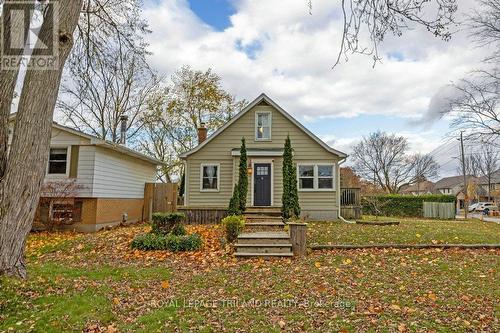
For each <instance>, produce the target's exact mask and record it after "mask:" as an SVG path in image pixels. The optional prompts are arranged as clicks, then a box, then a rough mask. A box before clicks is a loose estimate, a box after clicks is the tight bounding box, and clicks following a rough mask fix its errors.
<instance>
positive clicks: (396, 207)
mask: <svg viewBox="0 0 500 333" xmlns="http://www.w3.org/2000/svg"><path fill="white" fill-rule="evenodd" d="M370 198H375V199H377V200H378V201H379V202H380V204H379V206H381V207H379V209H380V211H381V212H382V215H384V216H401V217H423V215H424V210H423V206H424V204H423V203H424V202H455V201H456V197H455V196H453V195H434V194H430V195H421V196H413V195H401V194H385V195H375V196H371V197H370ZM387 201H389V202H387ZM361 204H362V205H363V214H368V215H376V214H375V212H374V211H373V206H372V205H370V204H369V203H368V202H367V201H366V200H365V199H364V198H362V200H361Z"/></svg>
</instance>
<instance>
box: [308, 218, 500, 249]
mask: <svg viewBox="0 0 500 333" xmlns="http://www.w3.org/2000/svg"><path fill="white" fill-rule="evenodd" d="M368 219H370V220H373V218H371V217H365V220H368ZM381 220H392V221H394V220H396V221H400V222H401V223H400V224H399V225H392V226H391V225H388V226H375V225H373V226H371V225H361V224H347V223H344V222H311V223H309V225H308V242H309V244H353V245H367V244H387V243H397V244H431V243H443V244H500V224H496V223H491V222H481V221H479V220H468V221H463V220H458V221H453V220H452V221H448V220H419V219H404V218H381Z"/></svg>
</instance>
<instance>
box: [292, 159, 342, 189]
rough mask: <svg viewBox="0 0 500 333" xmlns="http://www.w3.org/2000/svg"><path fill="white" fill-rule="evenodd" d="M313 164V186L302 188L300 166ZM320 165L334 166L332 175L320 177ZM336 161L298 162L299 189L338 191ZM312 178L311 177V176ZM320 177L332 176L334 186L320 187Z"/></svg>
mask: <svg viewBox="0 0 500 333" xmlns="http://www.w3.org/2000/svg"><path fill="white" fill-rule="evenodd" d="M311 165H312V166H313V170H314V178H313V188H302V189H301V188H300V178H306V177H300V173H299V171H300V167H301V166H311ZM318 166H329V167H331V168H332V176H331V177H319V172H318ZM335 171H336V169H335V163H306V162H304V163H297V190H298V191H299V192H335V191H336V185H337V184H336V176H335ZM309 178H310V177H309ZM319 178H331V179H332V188H319Z"/></svg>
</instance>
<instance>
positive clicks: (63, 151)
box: [47, 148, 68, 175]
mask: <svg viewBox="0 0 500 333" xmlns="http://www.w3.org/2000/svg"><path fill="white" fill-rule="evenodd" d="M67 167H68V148H50V155H49V167H48V171H47V172H48V174H49V175H65V174H66V172H67Z"/></svg>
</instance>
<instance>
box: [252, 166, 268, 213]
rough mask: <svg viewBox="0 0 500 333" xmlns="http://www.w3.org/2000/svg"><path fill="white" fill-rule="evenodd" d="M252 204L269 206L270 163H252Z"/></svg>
mask: <svg viewBox="0 0 500 333" xmlns="http://www.w3.org/2000/svg"><path fill="white" fill-rule="evenodd" d="M253 171H254V192H253V195H254V206H271V164H270V163H258V164H254V170H253Z"/></svg>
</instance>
